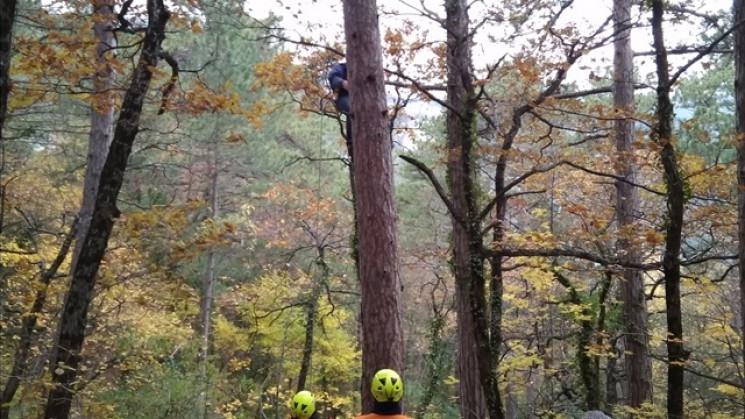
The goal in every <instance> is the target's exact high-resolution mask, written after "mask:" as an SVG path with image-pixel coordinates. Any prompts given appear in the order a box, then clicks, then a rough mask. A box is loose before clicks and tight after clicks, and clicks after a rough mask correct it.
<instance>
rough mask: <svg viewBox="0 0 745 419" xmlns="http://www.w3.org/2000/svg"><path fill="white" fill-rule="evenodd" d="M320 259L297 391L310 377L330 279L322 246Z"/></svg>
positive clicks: (308, 307) (312, 294) (307, 314)
mask: <svg viewBox="0 0 745 419" xmlns="http://www.w3.org/2000/svg"><path fill="white" fill-rule="evenodd" d="M317 250H318V259H317V260H316V265H318V268H319V269H320V272H319V274H318V278H317V279H316V280H315V281H313V286H312V291H311V293H310V297H309V298H308V302H307V304H306V310H307V311H306V312H305V343H304V344H303V359H302V361H301V362H300V374H299V375H298V378H297V391H302V390H305V384H306V382H307V381H308V376H309V375H310V367H311V364H312V360H313V342H314V333H315V324H316V314H317V313H318V298H320V297H321V292H322V291H323V289H324V287H325V286H326V281H327V280H328V277H329V266H328V265H327V264H326V254H325V253H326V252H325V250H324V247H323V246H322V245H321V246H319V247H318V248H317Z"/></svg>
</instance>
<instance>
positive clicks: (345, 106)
mask: <svg viewBox="0 0 745 419" xmlns="http://www.w3.org/2000/svg"><path fill="white" fill-rule="evenodd" d="M334 104H335V105H336V110H338V111H339V112H341V113H342V114H344V116H345V117H346V120H347V124H346V134H347V135H346V140H347V150H348V151H349V156H350V157H352V115H351V112H352V108H351V106H350V105H349V95H342V96H339V98H338V99H336V101H335V102H334Z"/></svg>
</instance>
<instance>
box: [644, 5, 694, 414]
mask: <svg viewBox="0 0 745 419" xmlns="http://www.w3.org/2000/svg"><path fill="white" fill-rule="evenodd" d="M663 17H664V3H663V0H653V1H652V35H653V37H654V49H655V58H656V64H657V113H656V117H657V121H656V124H655V126H654V127H653V129H652V137H653V140H654V141H655V142H657V143H658V144H659V145H660V146H661V147H662V150H661V151H660V160H661V162H662V167H663V170H664V178H665V184H666V186H667V205H666V207H667V214H666V217H665V219H666V221H665V254H664V256H663V258H662V271H663V275H664V280H665V308H666V318H667V362H668V364H667V417H668V418H670V419H679V418H682V417H683V379H684V375H685V370H684V368H685V365H684V364H685V361H686V359H687V358H688V354H687V352H686V351H685V350H684V349H683V315H682V310H681V305H680V304H681V302H680V247H681V239H682V230H683V211H684V204H685V198H684V189H683V179H682V177H681V175H680V171H679V168H678V162H677V158H676V156H675V148H674V146H673V133H672V131H673V130H672V123H673V104H672V101H671V100H670V88H671V87H672V86H671V83H670V74H669V70H668V62H667V51H666V50H665V42H664V38H663V30H662V22H663Z"/></svg>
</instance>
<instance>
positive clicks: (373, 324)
mask: <svg viewBox="0 0 745 419" xmlns="http://www.w3.org/2000/svg"><path fill="white" fill-rule="evenodd" d="M344 28H345V33H346V41H347V51H348V57H347V65H348V69H349V85H350V94H351V101H352V115H353V118H354V123H353V124H352V131H353V133H352V138H354V147H353V150H352V152H353V153H354V157H353V161H354V165H353V167H354V193H355V201H356V205H357V216H356V217H357V218H356V219H357V226H358V233H359V236H358V238H359V243H358V245H359V276H360V282H361V289H362V309H361V311H362V314H361V315H362V394H361V395H362V411H363V412H369V411H370V410H371V409H372V406H373V398H372V393H371V392H370V385H371V380H372V377H373V375H374V374H375V372H376V371H377V370H378V369H381V368H393V369H396V370H398V371H399V372H401V369H402V367H403V330H402V328H401V288H402V286H401V280H400V278H399V276H398V261H397V248H396V246H397V242H396V212H395V207H394V201H393V162H392V158H391V149H392V141H391V134H390V131H389V124H390V122H389V120H388V112H387V106H386V100H385V89H384V82H385V78H384V73H383V62H382V47H381V41H380V29H379V27H378V15H377V4H376V1H374V0H373V1H369V0H367V1H366V0H347V1H345V2H344Z"/></svg>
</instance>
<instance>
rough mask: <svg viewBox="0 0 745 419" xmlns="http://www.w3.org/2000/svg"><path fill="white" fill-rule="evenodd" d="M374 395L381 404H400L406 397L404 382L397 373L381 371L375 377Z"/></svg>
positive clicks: (386, 370) (373, 382)
mask: <svg viewBox="0 0 745 419" xmlns="http://www.w3.org/2000/svg"><path fill="white" fill-rule="evenodd" d="M372 394H373V397H375V400H377V401H379V402H398V401H400V400H401V398H402V397H403V396H404V382H403V381H401V377H399V376H398V373H396V371H393V370H389V369H385V370H380V371H378V372H376V373H375V376H374V377H373V380H372Z"/></svg>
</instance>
